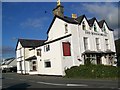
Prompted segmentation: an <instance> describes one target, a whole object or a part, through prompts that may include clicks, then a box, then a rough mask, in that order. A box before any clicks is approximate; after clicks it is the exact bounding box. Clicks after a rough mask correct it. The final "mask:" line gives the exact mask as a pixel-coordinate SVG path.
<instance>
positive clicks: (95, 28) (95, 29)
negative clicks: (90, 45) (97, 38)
mask: <svg viewBox="0 0 120 90" xmlns="http://www.w3.org/2000/svg"><path fill="white" fill-rule="evenodd" d="M94 31H95V32H97V27H96V24H94Z"/></svg>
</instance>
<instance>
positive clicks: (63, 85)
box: [37, 82, 88, 87]
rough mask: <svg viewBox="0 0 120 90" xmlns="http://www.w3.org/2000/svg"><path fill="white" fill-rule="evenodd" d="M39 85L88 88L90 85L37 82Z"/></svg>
mask: <svg viewBox="0 0 120 90" xmlns="http://www.w3.org/2000/svg"><path fill="white" fill-rule="evenodd" d="M37 83H40V84H47V85H56V86H68V87H69V86H88V85H85V84H57V83H46V82H37Z"/></svg>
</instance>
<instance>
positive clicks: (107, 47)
mask: <svg viewBox="0 0 120 90" xmlns="http://www.w3.org/2000/svg"><path fill="white" fill-rule="evenodd" d="M105 46H106V50H108V49H109V43H108V39H105Z"/></svg>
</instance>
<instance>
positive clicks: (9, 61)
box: [2, 58, 15, 65]
mask: <svg viewBox="0 0 120 90" xmlns="http://www.w3.org/2000/svg"><path fill="white" fill-rule="evenodd" d="M13 60H15V58H8V59H5V60H4V62H2V65H9V64H10V63H11V62H12V61H13Z"/></svg>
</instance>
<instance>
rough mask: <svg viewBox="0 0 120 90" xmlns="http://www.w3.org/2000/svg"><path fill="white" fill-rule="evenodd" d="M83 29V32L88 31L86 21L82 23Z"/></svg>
mask: <svg viewBox="0 0 120 90" xmlns="http://www.w3.org/2000/svg"><path fill="white" fill-rule="evenodd" d="M82 29H83V30H86V25H85V21H83V22H82Z"/></svg>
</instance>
